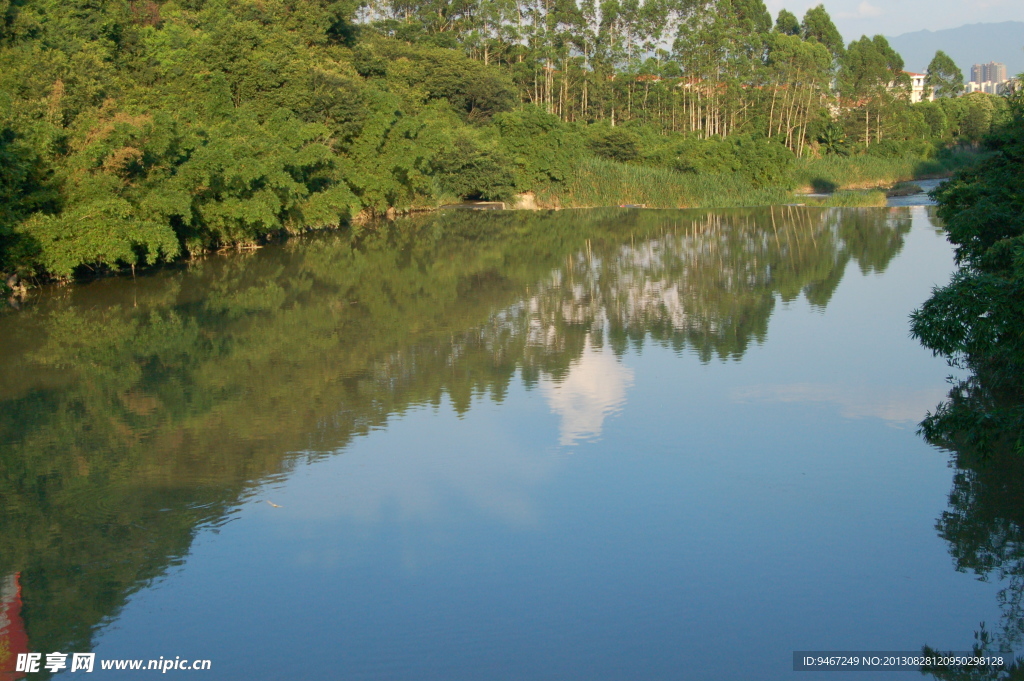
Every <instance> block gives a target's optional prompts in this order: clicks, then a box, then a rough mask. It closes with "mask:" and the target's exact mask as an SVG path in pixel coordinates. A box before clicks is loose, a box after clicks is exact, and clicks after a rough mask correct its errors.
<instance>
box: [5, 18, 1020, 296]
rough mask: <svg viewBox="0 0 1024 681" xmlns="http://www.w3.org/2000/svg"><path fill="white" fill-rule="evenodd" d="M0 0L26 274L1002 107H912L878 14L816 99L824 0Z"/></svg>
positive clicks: (774, 151) (11, 221) (757, 177)
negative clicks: (625, 167)
mask: <svg viewBox="0 0 1024 681" xmlns="http://www.w3.org/2000/svg"><path fill="white" fill-rule="evenodd" d="M0 2H3V4H0V59H2V61H3V64H4V69H3V70H2V71H0V131H2V133H0V200H2V207H0V271H11V270H17V271H19V272H21V273H23V274H30V273H33V272H34V273H35V274H37V275H39V276H41V277H46V276H58V277H64V278H67V277H73V276H76V275H78V274H84V273H86V272H89V271H103V270H117V269H120V268H124V267H129V266H131V267H135V266H140V265H149V264H153V263H157V262H163V261H167V260H169V259H172V258H175V257H179V256H183V255H186V254H192V255H194V254H197V253H200V252H203V251H208V250H211V249H217V248H225V247H233V246H252V245H256V244H260V243H262V242H265V241H267V240H269V239H272V238H274V237H275V236H277V235H280V234H285V233H297V232H302V231H306V230H312V229H320V228H329V227H337V226H342V225H346V224H348V223H350V222H351V221H353V220H357V218H358V220H362V219H364V218H369V217H372V216H374V215H380V214H385V213H388V212H392V211H394V210H399V211H402V210H411V209H415V208H430V207H434V206H437V205H438V204H439V203H442V202H445V201H449V200H452V199H453V198H455V197H481V198H501V199H508V198H510V197H511V196H512V195H513V194H514V193H517V192H527V191H532V192H535V193H546V194H548V195H552V196H554V195H557V194H559V193H560V192H561V193H563V194H564V195H565V198H566V201H567V202H569V201H571V200H572V199H571V198H570V197H571V195H572V194H573V192H575V190H574V189H570V184H571V183H573V182H575V180H576V178H577V177H578V173H577V171H578V169H579V168H580V167H581V163H583V162H584V160H586V159H593V158H594V157H595V156H596V157H598V158H600V159H604V160H607V161H615V162H628V163H630V164H640V163H645V164H649V165H652V166H657V168H654V169H652V171H655V170H656V171H659V172H655V173H654V174H655V175H658V174H660V171H661V170H673V169H674V170H679V171H683V172H684V173H687V174H689V175H694V174H696V175H701V174H709V173H710V174H713V175H720V174H737V175H738V176H739V181H741V182H742V183H744V184H745V185H746V184H752V185H754V186H757V187H765V186H768V185H779V186H788V185H789V184H790V179H789V178H790V168H791V166H792V164H793V157H794V156H795V157H798V158H807V157H811V156H814V155H816V154H817V153H818V152H819V151H821V150H823V151H824V153H826V154H829V155H834V154H841V153H845V152H846V151H848V150H849V149H850V148H852V146H853V144H854V143H857V142H862V143H863V146H864V148H866V149H867V148H869V147H873V146H874V147H876V148H875V149H874V150H873V151H871V153H873V154H877V155H881V156H885V157H886V158H890V157H893V156H894V155H899V154H903V155H906V154H911V153H921V154H922V155H925V147H926V146H927V145H921V144H918V145H917V146H914V144H912V143H911V141H912V140H913V139H915V138H919V137H922V136H929V135H931V136H934V137H936V138H941V140H942V141H943V142H957V141H961V140H970V141H977V140H979V139H981V137H983V136H984V135H985V134H986V133H987V131H988V130H989V129H991V127H992V126H993V125H997V124H998V122H999V120H1000V119H1001V118H1000V117H1001V116H1002V115H1003V113H1002V109H1000V104H999V102H998V101H997V100H996V99H995V98H992V97H989V96H978V97H973V98H964V101H962V100H961V99H960V98H956V99H950V98H946V99H943V100H942V101H941V102H939V103H937V104H936V105H935V106H933V107H932V108H930V109H925V108H922V109H920V110H918V109H915V108H914V107H910V106H909V105H907V104H906V103H905V102H903V101H902V97H903V94H901V93H899V92H895V93H894V92H890V91H889V89H888V87H887V85H886V78H891V77H892V76H893V74H894V73H895V71H894V69H897V70H898V68H900V67H901V63H900V64H897V61H898V55H895V54H894V53H891V50H889V49H888V46H887V45H886V44H883V43H884V39H881V38H879V37H876V38H875V39H873V40H868V39H867V38H864V39H862V41H860V42H861V43H864V41H866V43H865V44H863V45H861V46H860V47H857V48H856V49H854V48H853V47H851V49H852V51H853V52H854V53H855V54H854V57H856V59H851V60H849V61H848V62H844V67H843V69H844V70H843V71H842V74H841V75H842V78H841V79H840V80H841V83H843V87H844V88H846V89H844V94H849V97H852V98H854V99H853V100H850V101H845V102H844V101H843V100H840V102H839V103H840V104H841V106H840V109H839V111H840V113H839V115H838V116H837V117H834V116H833V112H834V111H835V110H836V109H835V106H836V103H837V102H836V98H835V92H834V91H833V87H832V82H833V80H834V76H835V62H836V57H837V56H840V55H842V54H843V41H842V38H841V37H840V36H839V34H838V31H836V29H835V26H834V24H833V23H832V21H831V18H830V17H829V16H828V13H827V12H826V11H825V10H824V8H823V7H822V6H818V7H815V8H812V9H810V10H808V12H807V14H806V15H805V17H804V20H803V23H802V25H800V26H799V27H798V25H797V22H796V18H795V16H793V15H792V14H790V13H787V12H780V14H779V17H778V20H777V22H776V30H775V31H774V32H773V31H772V30H771V28H772V22H771V15H770V14H769V13H768V11H767V8H766V7H765V5H764V3H763V2H762V0H712V1H711V2H707V3H697V4H693V3H683V4H678V3H677V4H666V3H646V4H643V5H639V4H636V3H632V4H630V3H618V2H612V3H604V4H601V5H598V4H597V3H591V2H584V3H581V4H574V3H568V4H566V3H562V4H559V3H555V4H554V5H551V4H550V3H549V4H544V3H539V2H529V3H526V4H521V5H515V4H514V3H513V4H510V3H482V4H481V3H477V4H473V3H469V4H466V3H455V4H452V3H444V2H435V1H434V0H431V1H430V2H421V3H418V4H417V3H410V2H403V3H392V4H390V5H379V4H378V5H375V6H374V7H373V8H372V10H371V9H367V8H365V7H363V8H362V9H360V7H362V6H361V5H359V4H358V3H356V2H353V1H351V0H341V1H333V0H312V1H310V2H301V3H295V2H291V1H290V0H174V1H172V2H161V1H158V0H153V1H149V0H139V1H138V2H122V1H121V0H117V1H116V2H101V3H96V2H92V1H91V0H69V1H68V2H59V1H58V0H16V1H15V0H11V1H10V2H7V1H6V0H0ZM357 13H361V14H359V17H360V18H359V23H358V24H357V20H356V18H357ZM371 19H372V20H371ZM669 26H674V27H677V28H678V30H677V31H675V33H674V34H673V35H669V34H668V32H667V31H666V27H669ZM858 44H859V43H858ZM879 54H881V62H880V64H881V66H880V68H878V69H876V68H875V67H876V66H879V64H876V63H875V62H877V61H878V59H876V57H878V55H879ZM835 126H841V127H842V133H843V135H840V134H838V133H836V134H833V133H835V132H836V129H835ZM844 135H845V138H846V140H847V142H848V144H844V143H843V141H842V138H843V136H844ZM890 141H891V142H890ZM618 172H619V171H616V173H618ZM676 174H677V175H678V173H676ZM676 179H678V178H676ZM691 180H693V178H687V179H685V181H686V182H690V181H691ZM618 186H619V187H621V186H624V185H623V184H622V183H619V184H618ZM617 191H618V190H616V192H612V193H613V194H617ZM741 193H742V194H743V195H744V196H748V195H747V194H746V190H743V192H741ZM609 195H610V194H609ZM701 201H703V199H701ZM621 202H628V203H636V202H641V203H642V202H643V201H641V200H640V199H639V198H638V197H626V198H625V199H624V200H623V201H621ZM358 220H357V221H358Z"/></svg>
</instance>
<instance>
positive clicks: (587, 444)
mask: <svg viewBox="0 0 1024 681" xmlns="http://www.w3.org/2000/svg"><path fill="white" fill-rule="evenodd" d="M931 211H933V209H932V208H930V207H924V206H916V207H895V208H889V209H844V210H840V209H818V208H799V207H782V208H773V209H767V208H765V209H751V210H732V211H717V212H706V211H653V210H651V211H648V210H600V211H562V212H551V213H521V212H515V213H514V212H495V213H486V214H481V213H462V212H453V213H447V214H439V215H434V216H428V217H422V218H417V219H414V220H405V221H398V222H395V223H386V224H382V225H380V226H377V227H375V228H368V229H366V231H364V232H363V233H362V234H359V235H348V234H344V235H341V234H325V235H317V236H313V237H309V238H298V239H292V240H290V241H288V242H286V243H284V244H277V245H272V246H267V247H265V248H263V249H261V250H259V251H257V252H254V253H248V254H234V255H227V256H212V257H209V258H206V259H201V260H198V261H195V262H192V263H189V264H187V265H182V266H180V267H177V268H169V269H164V270H161V271H158V272H155V273H151V274H148V275H146V276H139V277H138V278H136V279H134V280H133V279H125V278H119V279H103V280H97V281H93V282H91V283H87V284H81V285H75V286H68V287H61V288H54V289H50V290H46V291H43V292H40V293H38V294H36V295H35V296H34V297H33V298H31V299H30V300H29V301H28V303H27V304H26V305H25V306H24V308H23V309H22V310H20V311H13V310H8V311H6V312H4V313H3V314H2V315H0V326H2V329H3V333H2V338H3V344H4V346H5V351H4V353H3V354H2V355H0V457H2V458H0V463H2V471H0V472H2V477H0V498H2V502H0V503H2V504H3V514H2V520H0V579H3V580H5V581H3V582H2V583H3V584H4V585H5V586H4V589H5V590H4V592H3V599H4V601H3V602H4V606H5V607H6V610H4V611H0V613H2V612H6V613H7V614H6V620H2V619H0V643H2V642H4V641H6V645H7V650H8V651H14V652H19V651H35V652H40V653H43V654H44V656H43V657H44V662H45V654H46V653H51V652H64V653H69V654H70V653H76V652H78V653H82V652H94V653H95V654H96V656H97V660H114V659H120V658H125V659H135V658H142V659H147V660H148V659H157V658H160V657H163V658H164V659H168V660H170V659H175V658H176V657H177V658H180V659H186V660H195V659H208V660H210V661H211V664H212V670H211V671H209V672H195V671H189V672H186V671H174V670H172V671H170V672H169V676H171V677H177V676H182V677H184V676H188V677H191V678H199V677H202V678H211V679H213V678H216V679H218V680H228V679H239V680H243V679H244V680H247V681H250V680H253V679H279V678H306V679H346V680H347V679H389V680H398V679H408V680H410V681H412V680H415V681H429V680H433V679H437V680H442V679H443V680H445V681H452V680H456V679H488V680H494V679H531V680H534V681H536V680H541V679H587V680H590V681H602V680H606V679H607V680H611V679H623V680H625V679H674V678H680V679H682V678H686V679H793V678H797V679H803V680H808V681H809V680H811V679H818V678H831V676H832V675H831V674H830V673H820V672H795V671H794V670H793V664H794V663H793V654H794V651H920V650H921V648H922V646H924V645H929V646H933V647H935V648H937V649H940V650H950V651H963V650H969V649H970V647H971V645H972V644H973V643H974V634H975V631H976V630H977V629H978V625H979V622H983V621H984V622H986V623H987V625H986V626H987V629H988V631H991V632H993V634H994V635H995V636H997V637H1002V638H1000V641H1011V640H1012V631H1013V629H1014V627H1015V626H1019V623H1018V622H1017V620H1016V619H1015V618H1017V617H1018V615H1017V614H1016V612H1015V611H1014V610H1013V609H1012V608H1011V607H1008V606H1007V605H1006V603H1008V602H1009V603H1011V604H1012V603H1013V602H1014V601H1013V599H1014V598H1015V597H1016V598H1017V599H1018V601H1019V596H1020V594H1019V592H1020V587H1019V584H1016V583H1015V582H1013V581H1012V579H1009V578H1007V579H1003V580H1001V579H1000V578H999V574H1000V573H999V567H1000V566H999V565H995V566H993V564H989V566H988V568H987V569H988V571H987V572H986V571H985V569H981V570H980V571H979V570H970V569H965V568H964V563H963V561H962V558H963V556H964V555H965V552H968V553H969V552H970V551H971V547H972V546H976V545H977V543H978V542H979V541H981V540H982V539H985V538H988V537H990V536H991V537H995V536H996V535H998V533H999V532H1000V528H1001V527H1004V526H1005V524H1003V525H1001V524H1000V518H1003V517H1004V516H1005V513H1003V510H1002V509H1000V508H993V507H990V506H984V507H982V506H983V505H984V500H981V501H979V502H978V503H977V504H975V505H972V504H973V503H974V502H973V501H971V499H974V497H971V499H968V500H967V501H966V502H965V501H964V499H965V497H964V496H963V494H961V492H963V490H964V489H965V488H964V485H965V484H968V485H969V483H970V481H971V480H972V479H973V478H971V476H970V472H965V471H960V470H958V469H956V468H955V467H951V466H950V462H951V460H952V459H951V457H952V454H951V452H950V451H946V450H943V449H940V448H938V447H935V446H932V445H930V444H928V443H926V442H925V441H924V440H923V439H922V438H921V437H920V436H919V435H917V433H916V428H917V424H918V422H919V421H920V420H921V419H922V418H923V417H924V416H925V414H926V412H927V411H928V410H931V409H934V408H935V406H936V405H937V404H938V403H939V402H940V401H941V400H942V399H943V398H944V396H945V394H946V390H947V387H948V385H947V382H946V378H947V375H948V374H950V373H951V369H950V368H949V367H947V366H946V364H945V363H944V362H943V361H942V360H941V359H938V358H935V357H933V356H932V355H931V353H930V352H928V351H927V350H925V349H924V348H922V347H921V346H919V345H918V344H917V343H916V342H915V341H913V340H912V339H910V338H909V336H908V321H907V316H908V314H909V313H910V312H911V311H912V310H913V309H914V308H915V307H916V306H918V305H919V304H920V303H921V302H923V301H924V300H925V299H926V298H927V296H928V295H929V293H930V290H931V288H932V287H933V286H935V285H937V284H942V283H945V282H946V281H947V280H948V277H949V275H950V273H951V272H952V269H953V263H952V254H951V248H950V246H949V245H948V243H947V242H946V241H945V239H944V237H943V235H942V233H941V229H940V228H939V227H938V226H937V224H936V222H935V219H934V217H933V215H932V212H931ZM965 475H966V476H967V478H968V480H967V483H965V482H964V476H965ZM958 476H959V477H958ZM972 489H973V488H972ZM978 504H981V506H979V505H978ZM1001 514H1002V515H1001ZM958 557H959V558H958ZM958 560H959V561H960V562H957V561H958ZM1007 565H1008V563H1007ZM958 567H959V568H960V569H957V568H958ZM1004 567H1005V566H1004ZM979 577H989V579H988V580H987V581H984V580H982V579H979ZM5 621H6V624H5ZM5 637H6V638H5ZM1007 645H1009V644H1007ZM63 673H64V674H66V675H69V676H70V677H71V678H75V675H74V674H71V673H70V671H69V670H64V671H63ZM152 674H153V672H148V674H147V673H146V672H138V673H136V674H135V675H133V674H132V673H131V672H125V671H104V670H102V669H100V668H99V663H98V662H97V668H96V671H95V672H94V673H93V674H92V675H91V676H90V677H89V678H97V679H107V678H110V679H125V678H136V677H138V678H148V677H150V676H152ZM46 676H48V674H47V673H45V672H44V673H42V674H39V675H30V678H37V677H38V678H45V677H46ZM10 678H17V675H15V676H13V677H10ZM873 678H889V677H887V676H885V675H884V674H882V675H881V676H874V677H873ZM895 678H903V675H902V674H897V675H896V676H895Z"/></svg>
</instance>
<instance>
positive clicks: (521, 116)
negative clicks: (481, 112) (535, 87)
mask: <svg viewBox="0 0 1024 681" xmlns="http://www.w3.org/2000/svg"><path fill="white" fill-rule="evenodd" d="M494 123H495V126H496V127H497V128H498V131H499V134H500V136H501V148H502V149H504V150H505V151H506V152H507V153H508V155H509V157H510V158H511V159H512V163H513V165H514V167H515V169H516V187H518V188H519V190H520V191H528V190H532V189H538V188H540V187H543V186H546V185H547V184H548V183H551V182H564V181H566V180H567V179H568V178H569V177H570V176H571V174H572V172H573V169H574V168H575V167H576V164H577V163H578V161H579V159H580V157H581V154H582V140H581V139H580V136H579V135H577V134H575V132H574V131H573V130H572V128H571V127H570V126H569V125H567V124H565V123H563V122H562V121H560V120H559V119H558V117H557V116H553V115H551V114H546V113H544V112H542V111H540V110H539V109H537V108H534V107H527V108H525V109H523V110H522V111H515V112H510V113H506V114H500V115H498V116H496V117H495V119H494Z"/></svg>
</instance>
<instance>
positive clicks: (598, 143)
mask: <svg viewBox="0 0 1024 681" xmlns="http://www.w3.org/2000/svg"><path fill="white" fill-rule="evenodd" d="M638 142H639V140H638V139H637V136H636V135H634V134H633V133H631V132H629V131H628V130H623V129H622V128H609V129H607V130H602V131H600V132H598V133H597V134H595V135H593V136H592V137H591V138H590V139H589V140H588V141H587V147H588V148H589V149H590V150H591V151H592V152H594V153H595V154H597V155H598V156H601V157H603V158H607V159H611V160H612V161H620V162H625V161H635V160H636V159H638V158H639V157H640V150H639V147H638Z"/></svg>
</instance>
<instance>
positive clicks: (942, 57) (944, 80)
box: [924, 50, 964, 97]
mask: <svg viewBox="0 0 1024 681" xmlns="http://www.w3.org/2000/svg"><path fill="white" fill-rule="evenodd" d="M924 84H925V86H926V87H931V88H934V92H935V96H936V97H956V96H957V95H959V94H960V93H961V92H963V91H964V74H963V73H962V72H961V71H960V67H958V66H957V65H956V62H954V61H953V59H952V57H950V56H949V55H948V54H946V53H945V52H943V51H942V50H939V51H938V52H936V53H935V56H934V57H932V60H931V62H929V64H928V70H927V75H926V76H925V79H924Z"/></svg>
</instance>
